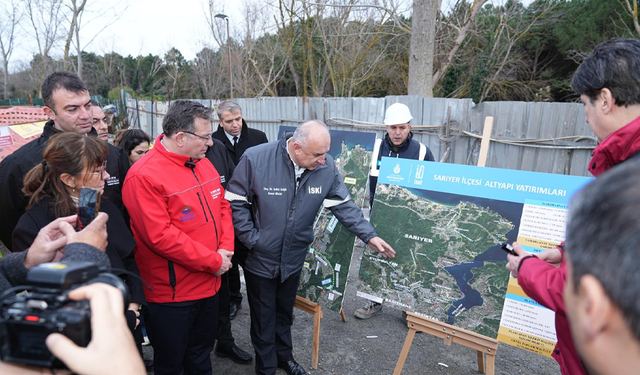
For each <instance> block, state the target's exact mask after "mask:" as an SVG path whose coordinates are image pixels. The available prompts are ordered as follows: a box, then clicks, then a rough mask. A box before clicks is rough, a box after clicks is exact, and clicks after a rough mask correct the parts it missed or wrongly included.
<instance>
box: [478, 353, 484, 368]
mask: <svg viewBox="0 0 640 375" xmlns="http://www.w3.org/2000/svg"><path fill="white" fill-rule="evenodd" d="M478 372H479V373H482V374H484V353H483V352H481V351H480V350H478Z"/></svg>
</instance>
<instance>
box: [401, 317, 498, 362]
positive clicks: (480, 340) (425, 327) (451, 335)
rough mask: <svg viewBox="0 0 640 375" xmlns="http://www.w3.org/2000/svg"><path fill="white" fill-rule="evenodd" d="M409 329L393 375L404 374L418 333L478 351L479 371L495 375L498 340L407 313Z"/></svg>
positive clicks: (446, 343) (448, 343) (447, 343)
mask: <svg viewBox="0 0 640 375" xmlns="http://www.w3.org/2000/svg"><path fill="white" fill-rule="evenodd" d="M407 327H409V332H408V333H407V338H406V339H405V340H404V346H403V347H402V351H401V352H400V358H398V362H397V363H396V369H395V370H394V371H393V375H400V374H401V373H402V368H403V367H404V363H405V362H406V361H407V355H408V354H409V350H410V349H411V344H412V343H413V337H414V336H415V334H416V332H417V331H420V332H424V333H428V334H430V335H433V336H436V337H440V338H442V339H444V343H445V345H449V346H450V345H451V344H452V343H455V344H458V345H462V346H466V347H467V348H471V349H475V350H477V351H478V371H479V372H481V373H483V374H487V375H494V374H495V369H496V367H495V363H496V362H495V360H496V351H497V350H498V341H497V340H495V339H491V338H489V337H485V336H482V335H479V334H477V333H475V332H470V331H467V330H464V329H460V328H458V327H455V326H452V325H450V324H446V323H442V322H438V321H437V320H433V319H429V318H425V317H422V316H420V315H417V314H414V313H410V312H407ZM485 356H486V361H485Z"/></svg>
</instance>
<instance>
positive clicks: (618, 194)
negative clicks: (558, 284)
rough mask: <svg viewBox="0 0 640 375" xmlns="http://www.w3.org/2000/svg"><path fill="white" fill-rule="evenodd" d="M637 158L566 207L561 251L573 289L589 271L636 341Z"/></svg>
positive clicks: (639, 334)
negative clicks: (568, 265) (563, 246)
mask: <svg viewBox="0 0 640 375" xmlns="http://www.w3.org/2000/svg"><path fill="white" fill-rule="evenodd" d="M639 172H640V159H637V158H636V159H634V160H629V161H626V162H625V163H624V164H621V165H619V166H616V167H614V168H613V169H611V170H609V171H607V172H606V173H604V174H603V175H602V176H600V177H598V179H596V180H595V181H594V182H592V183H590V184H589V185H587V186H586V187H585V188H584V189H582V190H581V191H580V192H578V193H577V194H576V195H575V196H574V197H573V199H571V203H570V206H569V216H568V218H567V237H566V241H565V250H566V254H567V256H568V258H569V263H570V264H571V270H572V279H571V280H567V282H568V283H573V285H574V288H577V287H578V285H579V282H580V279H581V278H582V276H584V275H593V276H594V277H595V278H596V279H598V281H600V283H601V284H602V287H603V288H604V291H605V292H606V294H607V295H608V296H609V298H610V299H611V301H612V302H613V304H614V305H616V306H617V307H618V308H619V309H620V311H621V313H622V316H623V317H624V319H625V320H626V322H627V325H628V327H629V328H630V330H631V333H632V334H633V335H634V336H635V338H636V339H637V340H640V300H639V299H638V296H639V295H640V272H639V271H638V270H640V188H639V187H640V173H639Z"/></svg>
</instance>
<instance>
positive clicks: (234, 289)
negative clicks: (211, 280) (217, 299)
mask: <svg viewBox="0 0 640 375" xmlns="http://www.w3.org/2000/svg"><path fill="white" fill-rule="evenodd" d="M231 264H232V265H233V266H232V267H231V268H230V269H229V271H227V272H226V273H225V275H228V277H229V301H230V302H231V303H235V304H236V305H240V304H241V303H242V293H240V268H238V260H237V259H236V257H235V256H234V257H233V258H231Z"/></svg>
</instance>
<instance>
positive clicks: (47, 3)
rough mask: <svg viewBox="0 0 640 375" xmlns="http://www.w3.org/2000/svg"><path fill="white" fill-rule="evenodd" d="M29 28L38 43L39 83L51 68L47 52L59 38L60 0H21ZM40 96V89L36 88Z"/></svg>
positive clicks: (61, 15)
mask: <svg viewBox="0 0 640 375" xmlns="http://www.w3.org/2000/svg"><path fill="white" fill-rule="evenodd" d="M22 2H23V4H24V7H25V12H26V15H27V17H28V19H29V20H28V21H29V24H30V26H31V29H30V30H28V31H29V33H30V34H31V35H32V37H33V38H34V39H35V40H36V42H37V45H38V56H37V57H36V58H37V59H38V61H37V63H38V65H39V67H40V69H39V73H40V84H42V82H43V81H44V77H45V76H46V74H47V72H48V70H50V69H51V68H52V66H53V65H52V62H51V57H50V56H49V53H50V52H51V49H52V48H53V46H54V45H55V44H56V43H57V42H58V41H59V40H60V32H59V29H60V26H61V23H62V20H63V19H64V11H63V9H62V0H22ZM38 95H40V96H42V90H41V89H38Z"/></svg>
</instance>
